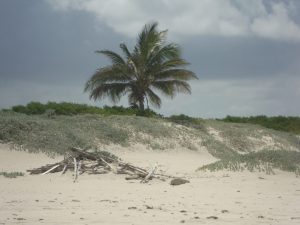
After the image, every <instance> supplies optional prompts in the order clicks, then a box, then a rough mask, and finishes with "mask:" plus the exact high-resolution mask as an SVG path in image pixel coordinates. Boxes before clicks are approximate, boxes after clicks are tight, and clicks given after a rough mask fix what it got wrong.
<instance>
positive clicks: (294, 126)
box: [219, 116, 300, 134]
mask: <svg viewBox="0 0 300 225" xmlns="http://www.w3.org/2000/svg"><path fill="white" fill-rule="evenodd" d="M219 120H221V121H224V122H230V123H251V124H259V125H261V126H263V127H267V128H270V129H274V130H280V131H286V132H291V133H294V134H300V117H291V116H289V117H285V116H274V117H267V116H250V117H236V116H227V117H226V118H224V119H219Z"/></svg>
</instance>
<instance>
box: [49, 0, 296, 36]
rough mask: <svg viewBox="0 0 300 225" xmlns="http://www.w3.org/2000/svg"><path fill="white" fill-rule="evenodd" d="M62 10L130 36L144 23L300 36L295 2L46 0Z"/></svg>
mask: <svg viewBox="0 0 300 225" xmlns="http://www.w3.org/2000/svg"><path fill="white" fill-rule="evenodd" d="M47 2H48V3H49V4H50V5H51V6H52V7H53V8H54V9H55V10H61V11H68V10H77V11H86V12H89V13H92V14H93V15H95V16H96V17H97V18H98V20H99V22H101V23H105V24H106V25H107V26H109V27H111V28H112V29H114V30H115V31H116V32H118V33H121V34H123V35H127V36H130V37H133V36H134V35H135V34H136V32H137V31H139V30H140V27H141V26H142V25H143V24H144V23H146V22H147V21H151V20H157V21H160V24H161V25H162V27H165V28H169V29H170V30H172V34H174V35H179V36H190V35H221V36H247V35H250V36H257V37H262V38H266V39H276V40H293V41H299V40H300V26H299V24H297V23H296V21H295V20H293V15H292V14H293V12H294V11H295V10H296V8H297V6H298V5H296V4H293V3H294V2H295V1H268V3H265V1H263V0H251V1H241V0H222V1H211V0H202V1H198V0H189V1H182V0H156V1H151V2H150V1H140V0H131V1H119V0H109V1H108V0H105V1H104V0H103V1H101V0H85V1H82V0H47Z"/></svg>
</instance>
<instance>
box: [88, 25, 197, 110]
mask: <svg viewBox="0 0 300 225" xmlns="http://www.w3.org/2000/svg"><path fill="white" fill-rule="evenodd" d="M157 25H158V24H157V23H152V24H147V25H145V27H144V29H143V30H142V31H141V33H140V34H139V35H138V38H137V44H136V45H135V46H134V49H133V51H129V50H128V48H127V46H126V45H125V44H124V43H122V44H120V48H121V50H122V54H123V56H122V55H119V54H118V53H116V52H112V51H109V50H102V51H96V53H100V54H103V55H104V56H106V57H107V58H109V59H110V61H111V65H108V66H105V67H102V68H100V69H98V70H97V71H96V72H95V73H94V75H93V76H92V77H91V78H90V79H89V80H88V81H87V83H86V86H85V91H86V92H89V93H90V98H91V99H94V100H95V101H96V100H98V99H102V98H105V97H108V98H109V99H110V100H111V101H112V102H118V101H119V100H120V99H121V97H122V96H124V95H126V94H128V101H129V104H130V105H135V106H137V107H138V108H139V109H140V110H141V111H143V110H144V109H145V104H147V106H148V103H150V104H151V105H153V106H155V107H158V108H159V107H160V106H161V99H160V97H159V96H158V95H157V94H156V93H155V91H160V92H161V93H162V94H164V95H165V96H168V97H171V98H173V97H174V96H175V95H176V94H177V93H178V92H184V93H191V87H190V85H189V84H188V82H187V81H188V80H191V79H197V77H196V76H195V74H194V73H193V72H192V71H189V70H186V69H185V68H184V67H185V66H187V65H188V62H186V61H185V60H184V59H182V58H181V52H180V48H179V46H178V45H177V44H174V43H166V37H167V31H166V30H165V31H158V30H157Z"/></svg>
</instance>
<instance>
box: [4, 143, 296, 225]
mask: <svg viewBox="0 0 300 225" xmlns="http://www.w3.org/2000/svg"><path fill="white" fill-rule="evenodd" d="M118 155H119V156H120V157H121V158H123V159H124V160H125V161H130V162H132V163H135V164H137V165H140V166H141V165H145V166H146V167H149V164H153V163H155V162H157V163H158V165H160V169H163V170H167V173H169V174H173V175H174V174H175V175H176V174H177V175H185V176H186V177H189V179H190V181H191V183H188V184H184V185H181V186H176V187H173V186H170V185H169V181H167V182H162V181H158V180H153V181H151V182H150V183H149V184H140V183H139V182H138V181H126V180H125V179H124V176H122V175H114V174H106V175H81V176H80V177H79V181H78V182H77V183H73V181H72V175H71V173H67V174H66V175H64V176H61V175H60V174H49V175H45V176H42V175H34V176H31V175H28V174H26V175H25V176H24V177H19V178H15V179H9V178H5V177H3V176H0V224H32V225H34V224H62V225H63V224H130V225H131V224H164V225H166V224H181V223H182V222H185V224H220V225H221V224H249V225H250V224H251V225H253V224H272V225H273V224H280V225H281V224H286V225H292V224H300V178H296V177H295V175H293V174H289V173H283V172H279V173H278V174H277V175H272V176H267V175H265V174H258V173H248V172H244V173H228V172H218V173H203V172H194V170H195V169H196V168H197V167H198V166H200V165H202V164H203V163H208V162H211V161H213V160H214V159H213V157H211V156H209V155H208V154H207V153H205V152H203V153H196V152H191V151H190V152H188V151H178V150H177V151H176V150H175V151H174V152H171V151H168V152H153V151H147V150H143V149H142V150H140V151H138V152H137V151H136V150H135V151H129V150H127V151H126V150H124V149H123V150H120V151H119V154H118ZM55 160H59V159H50V158H48V157H47V156H45V155H42V154H37V155H34V154H29V153H25V152H16V151H10V150H8V147H7V146H6V145H0V171H20V172H24V171H25V170H26V169H28V168H33V167H38V166H41V165H44V164H46V163H50V162H53V161H55ZM259 177H263V178H265V179H259ZM222 210H227V211H223V213H222ZM209 216H216V217H218V219H207V217H209Z"/></svg>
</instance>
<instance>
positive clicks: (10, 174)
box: [0, 172, 24, 178]
mask: <svg viewBox="0 0 300 225" xmlns="http://www.w3.org/2000/svg"><path fill="white" fill-rule="evenodd" d="M1 175H2V176H4V177H7V178H17V177H19V176H24V173H22V172H0V176H1Z"/></svg>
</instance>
